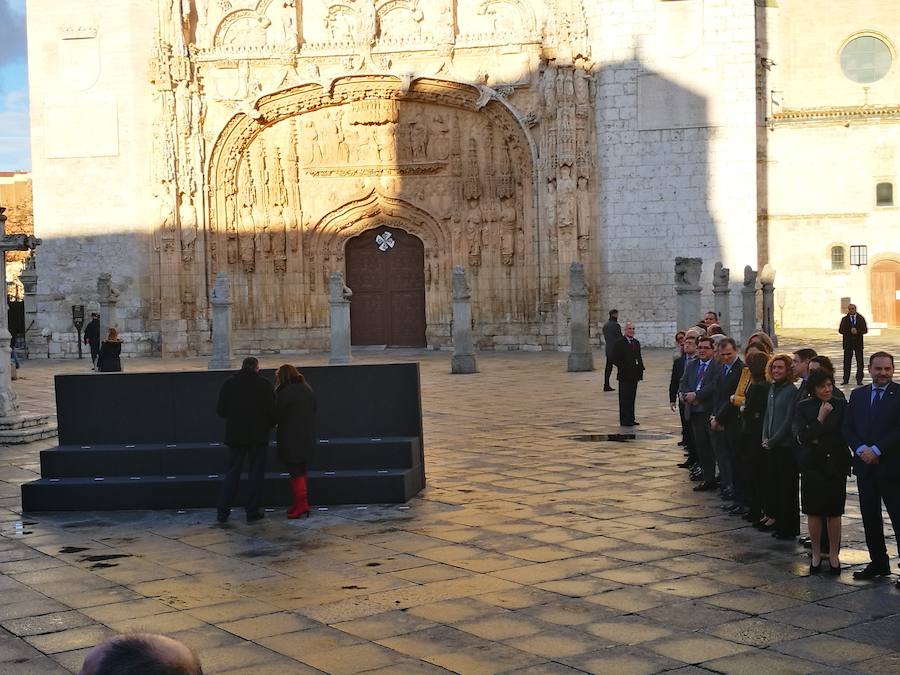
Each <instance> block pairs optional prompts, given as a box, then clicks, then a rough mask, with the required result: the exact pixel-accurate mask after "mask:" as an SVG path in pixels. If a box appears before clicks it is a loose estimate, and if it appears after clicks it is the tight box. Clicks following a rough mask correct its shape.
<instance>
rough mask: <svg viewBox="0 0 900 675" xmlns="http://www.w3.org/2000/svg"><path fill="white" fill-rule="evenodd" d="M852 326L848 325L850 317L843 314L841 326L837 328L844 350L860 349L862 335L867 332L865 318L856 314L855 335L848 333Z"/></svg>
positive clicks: (867, 327)
mask: <svg viewBox="0 0 900 675" xmlns="http://www.w3.org/2000/svg"><path fill="white" fill-rule="evenodd" d="M851 328H853V324H851V323H850V315H849V314H845V315H844V318H843V319H841V325H840V326H839V327H838V333H840V334H841V336H842V337H841V342H842V343H843V347H844V349H862V348H863V335H865V334H866V333H868V332H869V326H868V325H867V324H866V317H864V316H863V315H862V314H859V313H857V314H856V335H853V334H852V333H851V332H850V329H851Z"/></svg>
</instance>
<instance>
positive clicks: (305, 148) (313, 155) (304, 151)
mask: <svg viewBox="0 0 900 675" xmlns="http://www.w3.org/2000/svg"><path fill="white" fill-rule="evenodd" d="M321 161H322V147H321V146H320V145H319V130H318V128H317V127H316V123H315V121H314V120H313V119H312V118H309V117H307V118H306V119H304V120H303V122H302V125H301V128H300V163H301V164H302V165H303V166H312V165H313V164H318V163H320V162H321Z"/></svg>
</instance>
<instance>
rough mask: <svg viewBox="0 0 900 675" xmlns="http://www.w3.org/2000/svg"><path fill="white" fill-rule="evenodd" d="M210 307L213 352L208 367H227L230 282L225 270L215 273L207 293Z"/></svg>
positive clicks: (231, 365) (230, 363)
mask: <svg viewBox="0 0 900 675" xmlns="http://www.w3.org/2000/svg"><path fill="white" fill-rule="evenodd" d="M209 304H210V306H211V307H212V324H213V326H212V342H213V353H212V357H210V359H209V369H210V370H215V369H229V368H232V367H233V363H232V360H231V283H230V282H229V280H228V274H227V273H226V272H219V273H217V274H216V283H215V286H213V289H212V290H211V291H210V293H209Z"/></svg>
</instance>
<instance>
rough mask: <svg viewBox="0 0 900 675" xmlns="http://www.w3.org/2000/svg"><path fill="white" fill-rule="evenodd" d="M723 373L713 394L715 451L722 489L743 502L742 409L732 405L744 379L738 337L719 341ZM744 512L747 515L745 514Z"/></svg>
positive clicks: (711, 424)
mask: <svg viewBox="0 0 900 675" xmlns="http://www.w3.org/2000/svg"><path fill="white" fill-rule="evenodd" d="M718 352H719V365H720V370H719V375H718V378H717V382H716V391H715V394H714V395H713V409H712V418H711V419H710V426H711V428H712V432H713V433H712V441H713V451H714V452H715V454H716V462H717V463H718V465H719V472H720V473H721V474H722V483H723V485H722V488H723V490H724V493H725V494H724V495H723V496H724V497H725V498H726V499H734V500H735V502H737V503H738V504H739V505H740V503H741V502H742V500H743V497H744V494H743V492H742V490H741V487H742V486H743V483H742V479H743V476H742V475H740V474H741V472H740V467H739V466H738V461H737V459H738V443H739V442H740V434H739V431H740V430H739V422H740V420H739V419H738V415H737V413H738V409H737V408H735V407H734V406H733V405H732V404H731V397H732V396H733V395H734V392H735V390H736V389H737V386H738V382H739V381H740V379H741V371H742V370H743V369H744V362H743V361H741V357H739V356H738V352H737V343H736V342H735V341H734V338H730V337H725V338H722V339H721V340H719V346H718ZM742 515H743V514H742Z"/></svg>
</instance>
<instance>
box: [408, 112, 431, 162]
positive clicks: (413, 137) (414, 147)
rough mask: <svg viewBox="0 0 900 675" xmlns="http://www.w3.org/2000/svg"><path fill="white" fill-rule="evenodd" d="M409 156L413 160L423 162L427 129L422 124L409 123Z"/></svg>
mask: <svg viewBox="0 0 900 675" xmlns="http://www.w3.org/2000/svg"><path fill="white" fill-rule="evenodd" d="M409 144H410V154H411V156H412V159H414V160H424V159H425V158H426V154H427V152H426V150H427V148H428V129H426V128H425V125H424V124H423V123H422V122H416V121H414V122H411V123H410V125H409Z"/></svg>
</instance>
